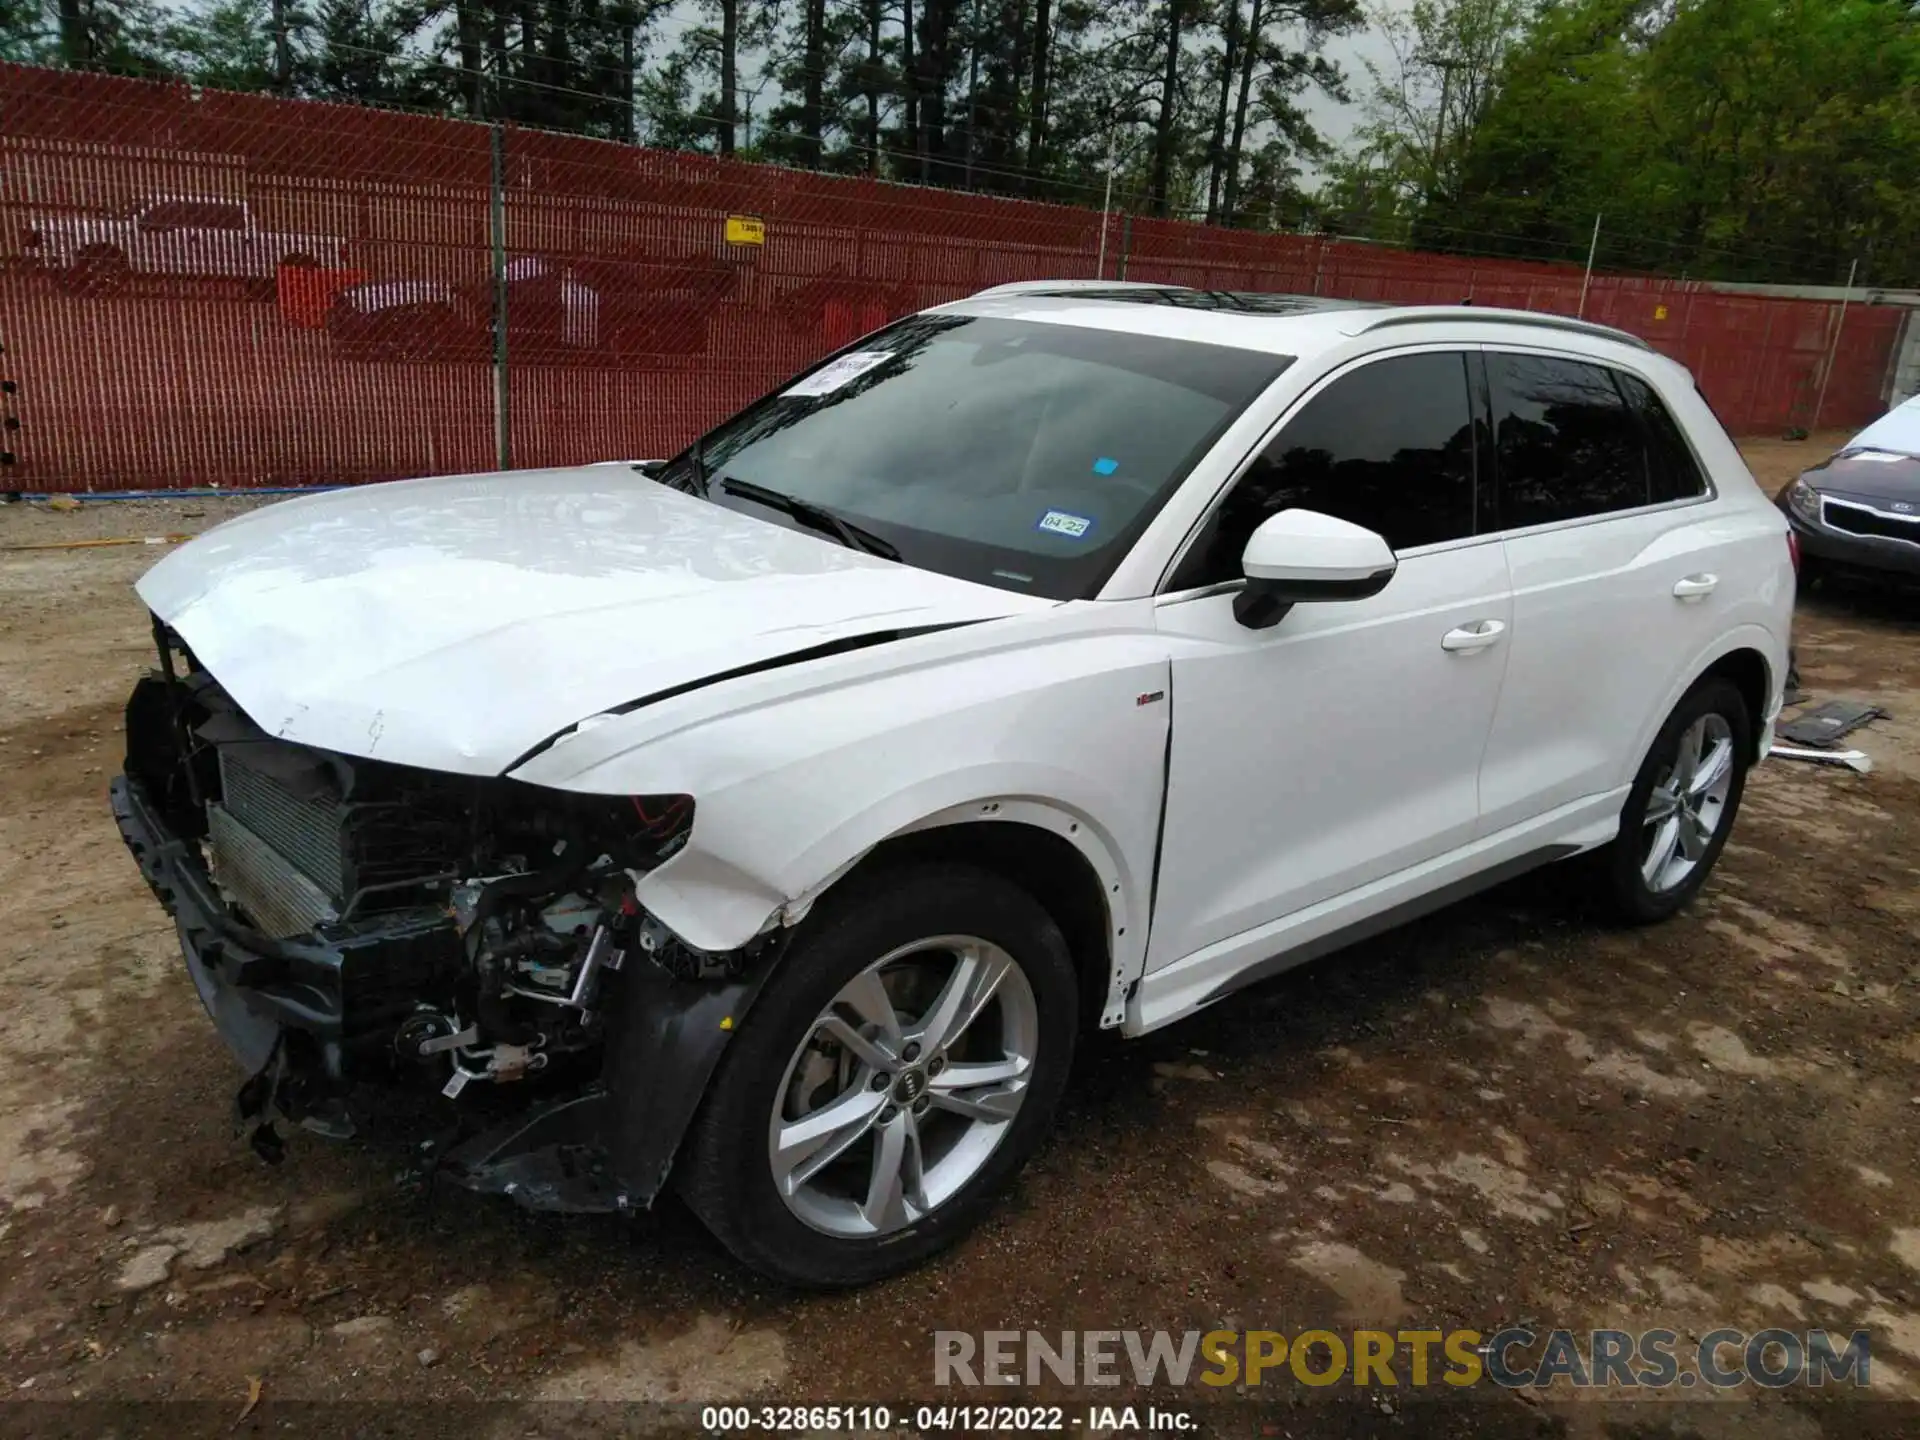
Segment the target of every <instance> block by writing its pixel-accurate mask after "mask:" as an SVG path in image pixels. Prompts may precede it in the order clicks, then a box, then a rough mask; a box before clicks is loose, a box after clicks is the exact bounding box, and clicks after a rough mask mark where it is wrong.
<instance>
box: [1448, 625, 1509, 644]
mask: <svg viewBox="0 0 1920 1440" xmlns="http://www.w3.org/2000/svg"><path fill="white" fill-rule="evenodd" d="M1506 633H1507V622H1506V621H1504V620H1475V621H1474V622H1473V623H1472V624H1471V625H1462V626H1460V627H1459V628H1458V629H1457V630H1449V631H1447V633H1446V634H1444V635H1442V636H1441V637H1440V648H1441V649H1442V650H1454V651H1460V650H1484V649H1486V648H1487V646H1489V645H1497V644H1499V643H1500V637H1501V636H1502V635H1504V634H1506Z"/></svg>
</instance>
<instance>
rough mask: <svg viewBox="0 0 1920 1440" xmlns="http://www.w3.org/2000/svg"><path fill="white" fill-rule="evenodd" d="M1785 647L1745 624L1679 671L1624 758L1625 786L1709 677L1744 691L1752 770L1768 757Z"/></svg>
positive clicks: (1767, 632) (1768, 633) (1763, 630)
mask: <svg viewBox="0 0 1920 1440" xmlns="http://www.w3.org/2000/svg"><path fill="white" fill-rule="evenodd" d="M1776 650H1777V651H1778V653H1779V656H1780V663H1779V664H1776V663H1775V661H1774V660H1772V659H1770V658H1769V655H1770V653H1772V652H1774V651H1776ZM1785 656H1786V647H1785V645H1784V643H1782V642H1778V641H1777V640H1776V638H1775V636H1774V635H1773V633H1772V632H1771V631H1770V630H1768V629H1766V628H1765V627H1763V626H1760V625H1754V624H1747V625H1740V626H1736V627H1735V628H1733V629H1731V630H1728V631H1726V632H1725V633H1723V634H1722V635H1720V636H1719V637H1717V638H1716V640H1715V641H1714V643H1713V644H1712V645H1710V646H1708V647H1707V648H1706V649H1704V650H1703V651H1701V652H1700V653H1698V654H1696V655H1694V656H1693V657H1691V658H1690V659H1689V660H1688V661H1687V663H1686V664H1684V665H1682V666H1680V667H1679V668H1678V669H1677V670H1676V672H1675V673H1674V675H1673V676H1672V678H1671V680H1670V681H1669V683H1668V686H1667V692H1666V694H1665V695H1664V696H1663V697H1662V698H1661V702H1660V704H1659V705H1658V706H1656V707H1655V708H1654V709H1653V711H1652V712H1651V713H1650V714H1649V715H1648V716H1647V718H1646V720H1645V721H1644V722H1643V723H1642V725H1641V730H1640V734H1639V735H1638V736H1637V737H1635V743H1634V746H1633V750H1632V752H1631V753H1630V754H1629V755H1627V756H1626V757H1625V760H1624V771H1623V774H1622V776H1621V778H1620V782H1619V783H1621V784H1631V783H1632V780H1633V776H1634V775H1635V774H1637V773H1638V771H1639V768H1640V763H1641V761H1643V760H1644V759H1645V758H1646V755H1647V750H1648V749H1649V747H1651V746H1652V744H1653V741H1654V737H1655V736H1656V735H1658V734H1659V733H1660V727H1661V726H1662V725H1664V724H1666V723H1667V717H1668V716H1669V715H1671V714H1672V713H1673V709H1674V706H1676V705H1678V704H1679V703H1680V701H1681V699H1682V697H1684V696H1685V695H1686V693H1687V692H1688V691H1689V690H1691V689H1693V687H1694V686H1696V685H1698V684H1699V683H1700V682H1701V681H1702V680H1705V679H1707V678H1709V677H1720V678H1725V679H1727V680H1729V681H1731V682H1732V684H1733V685H1734V686H1735V687H1736V688H1737V689H1738V690H1739V691H1740V694H1741V698H1742V699H1744V700H1746V702H1747V705H1748V709H1749V711H1750V715H1749V718H1750V719H1751V720H1752V721H1753V744H1754V751H1753V753H1752V754H1751V755H1749V756H1748V757H1747V761H1748V763H1749V764H1753V763H1755V762H1757V761H1758V760H1759V759H1760V758H1761V757H1762V756H1763V755H1764V753H1765V751H1764V748H1763V747H1764V746H1765V745H1766V744H1767V734H1768V730H1767V719H1768V716H1767V711H1768V709H1769V708H1770V707H1771V705H1772V701H1773V698H1774V697H1775V696H1776V695H1777V694H1778V693H1779V681H1778V679H1777V678H1776V677H1777V676H1780V675H1784V674H1785V673H1786V672H1785V669H1784V664H1785Z"/></svg>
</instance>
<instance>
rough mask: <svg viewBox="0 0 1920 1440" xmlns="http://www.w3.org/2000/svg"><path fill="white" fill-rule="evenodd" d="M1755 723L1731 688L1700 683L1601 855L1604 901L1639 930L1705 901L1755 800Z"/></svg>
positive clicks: (1658, 746)
mask: <svg viewBox="0 0 1920 1440" xmlns="http://www.w3.org/2000/svg"><path fill="white" fill-rule="evenodd" d="M1752 758H1753V718H1752V716H1750V715H1749V714H1748V713H1747V702H1746V701H1745V700H1744V699H1743V698H1742V697H1741V694H1740V691H1739V690H1738V688H1736V687H1735V686H1734V685H1733V683H1732V682H1731V681H1728V680H1723V679H1721V678H1719V677H1717V676H1714V677H1709V678H1707V679H1704V680H1702V681H1700V682H1699V683H1698V684H1697V685H1695V686H1694V687H1693V688H1692V689H1691V690H1689V691H1688V692H1687V693H1686V694H1685V695H1684V696H1682V697H1681V700H1680V703H1679V704H1678V705H1676V706H1675V707H1674V710H1673V713H1672V714H1671V715H1669V716H1668V717H1667V723H1666V724H1664V725H1662V726H1661V727H1660V733H1659V734H1658V735H1657V736H1655V737H1654V741H1653V746H1652V748H1651V749H1650V750H1649V751H1648V752H1647V758H1646V759H1645V761H1643V762H1642V764H1641V766H1640V773H1639V774H1638V775H1637V776H1635V777H1634V782H1633V788H1632V789H1631V790H1630V791H1628V793H1627V802H1626V804H1625V805H1624V806H1622V807H1621V811H1620V833H1619V834H1618V835H1617V836H1615V837H1614V839H1613V841H1612V843H1610V844H1609V845H1607V846H1605V847H1604V848H1603V849H1601V850H1598V851H1596V852H1595V853H1594V863H1593V870H1592V873H1593V878H1594V882H1595V890H1596V898H1597V899H1598V900H1599V901H1600V903H1601V904H1602V905H1603V906H1604V907H1605V908H1606V910H1607V911H1608V912H1609V913H1610V914H1611V915H1613V916H1614V918H1616V919H1618V920H1621V921H1624V922H1625V923H1627V924H1630V925H1647V924H1651V923H1653V922H1654V921H1656V920H1664V919H1666V918H1667V917H1668V916H1669V915H1672V914H1674V913H1675V912H1676V911H1678V910H1679V909H1681V908H1682V907H1683V906H1685V905H1686V903H1687V902H1688V901H1689V900H1691V899H1693V897H1694V896H1695V895H1696V894H1698V893H1699V890H1700V887H1701V886H1702V885H1704V884H1706V882H1707V876H1708V875H1710V874H1711V873H1712V872H1713V867H1714V863H1715V862H1716V861H1717V860H1719V858H1720V852H1721V851H1722V850H1723V849H1724V848H1725V847H1726V843H1727V836H1728V834H1729V833H1730V832H1731V831H1732V829H1733V822H1734V818H1735V817H1736V816H1737V815H1738V813H1739V810H1740V797H1741V796H1742V795H1743V794H1744V793H1745V792H1746V783H1747V769H1748V766H1749V765H1750V764H1751V762H1752Z"/></svg>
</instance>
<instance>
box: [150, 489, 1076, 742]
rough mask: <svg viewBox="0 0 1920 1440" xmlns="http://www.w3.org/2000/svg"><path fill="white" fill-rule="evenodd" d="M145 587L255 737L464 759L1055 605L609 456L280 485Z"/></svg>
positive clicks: (164, 564) (162, 568)
mask: <svg viewBox="0 0 1920 1440" xmlns="http://www.w3.org/2000/svg"><path fill="white" fill-rule="evenodd" d="M138 590H139V593H140V597H141V599H143V600H144V601H145V602H146V603H147V605H148V606H149V608H151V609H152V610H153V612H154V613H155V614H156V615H158V616H159V617H160V618H161V619H162V620H164V621H165V622H166V623H167V624H168V625H170V626H171V627H172V628H173V629H174V630H175V632H177V633H178V634H179V635H180V636H181V638H182V639H184V640H185V641H186V643H187V644H188V646H190V647H191V648H192V650H193V653H194V654H195V656H196V657H198V659H199V661H200V663H201V664H202V665H204V666H205V667H206V668H207V670H208V671H210V672H211V673H212V675H213V676H214V678H215V679H216V680H218V681H219V682H220V683H221V685H222V686H223V687H225V689H226V691H227V693H228V694H229V695H230V696H232V697H233V699H234V701H235V703H237V704H238V705H239V706H240V707H241V709H243V710H244V711H245V712H246V713H247V714H248V715H249V716H250V717H251V718H252V719H253V721H254V722H255V723H256V724H258V725H260V726H261V727H262V728H263V729H265V730H266V731H267V732H268V733H269V734H272V735H278V736H282V737H284V738H286V739H289V740H295V741H299V742H301V743H303V744H308V745H313V746H317V747H319V748H321V749H326V750H336V751H340V752H343V753H346V754H351V755H364V756H372V757H374V758H377V759H382V760H391V761H394V762H396V763H399V764H405V765H418V766H422V767H426V768H430V769H436V770H445V771H452V772H455V773H459V774H469V775H496V774H499V773H501V772H502V771H504V770H505V769H506V768H507V767H508V766H509V765H510V764H511V763H512V762H513V761H514V760H515V759H516V758H518V757H519V756H521V755H524V754H525V753H526V752H527V751H528V750H529V749H531V748H532V747H534V746H535V745H537V744H539V743H540V742H541V741H543V740H545V739H547V738H548V737H550V736H551V735H553V734H554V733H555V732H556V731H559V730H562V729H564V728H566V727H567V726H569V725H572V724H574V723H576V722H577V721H580V720H582V719H584V718H586V717H587V716H589V715H595V714H598V713H600V712H601V711H604V710H608V709H611V708H613V707H615V706H619V705H622V704H625V703H628V702H631V701H634V700H638V699H641V698H643V697H646V696H650V695H656V694H659V693H660V692H661V691H665V690H671V689H674V688H676V687H680V686H685V685H690V684H697V683H699V682H700V681H702V680H705V679H709V678H711V677H714V676H716V675H720V674H723V673H725V672H727V671H732V670H737V669H739V668H740V667H742V666H749V665H759V664H764V663H766V662H768V661H776V660H778V659H779V658H780V657H782V656H785V655H791V654H794V653H795V652H798V651H804V650H808V649H811V648H812V647H815V646H818V645H822V644H826V643H829V642H832V641H836V640H846V639H852V638H855V637H859V636H866V635H873V634H877V633H884V632H887V631H891V630H895V629H900V628H907V627H917V626H927V625H942V624H957V623H964V622H968V621H975V620H986V619H995V618H999V617H1002V616H1008V615H1014V614H1019V613H1023V612H1027V611H1032V610H1038V609H1045V608H1047V607H1048V606H1049V605H1050V604H1051V603H1052V602H1051V601H1048V600H1044V599H1039V598H1035V597H1031V596H1024V595H1019V594H1015V593H1012V592H1009V591H1002V590H996V589H993V588H991V587H989V586H984V585H975V584H972V583H970V582H968V581H964V580H956V579H952V578H950V577H948V576H944V575H938V574H935V573H933V572H931V571H926V570H916V569H914V568H912V567H911V566H907V565H899V564H895V563H893V562H891V561H887V560H883V559H881V558H879V557H878V556H873V555H867V554H864V553H862V552H859V551H853V550H848V549H845V548H842V547H841V546H839V545H837V544H835V543H834V542H833V541H831V540H827V539H824V538H815V537H814V536H812V535H810V534H805V533H802V532H799V531H795V530H790V529H787V528H786V527H784V526H781V525H777V524H773V523H771V522H768V521H764V520H760V519H757V518H755V517H753V516H750V515H745V514H740V513H737V512H735V511H731V510H727V509H724V508H722V507H721V506H719V505H715V504H712V503H710V502H708V501H705V500H701V499H698V498H696V497H694V496H691V495H686V494H683V493H681V492H679V491H675V490H670V489H668V488H666V487H665V486H662V485H657V484H655V483H653V482H652V481H650V480H646V479H643V478H642V477H640V476H639V475H636V474H633V473H632V472H630V471H626V470H623V469H621V468H620V467H617V466H588V467H581V468H578V469H569V470H539V471H512V472H507V473H503V474H493V475H467V476H454V477H449V478H444V479H433V480H409V481H400V482H396V483H392V484H385V485H369V486H362V487H359V488H356V489H352V490H338V491H333V492H331V493H328V494H324V495H316V496H310V497H305V498H302V499H298V500H290V501H286V502H283V503H281V504H278V505H271V506H268V507H266V508H264V509H261V510H257V511H254V512H252V513H250V514H247V515H243V516H240V517H239V518H237V519H234V520H231V521H228V522H227V523H226V524H224V525H221V526H219V527H217V528H216V529H213V530H210V531H208V532H207V533H206V534H205V535H202V536H201V537H200V538H199V539H197V540H194V541H193V542H191V543H190V544H188V545H185V546H183V547H181V548H180V549H179V550H177V551H175V552H174V553H172V554H171V555H169V556H167V557H166V558H165V559H164V560H162V561H161V562H160V563H159V564H158V565H155V566H154V567H153V569H151V570H149V571H148V572H147V574H146V575H145V576H144V577H143V578H142V579H141V581H140V583H139V586H138Z"/></svg>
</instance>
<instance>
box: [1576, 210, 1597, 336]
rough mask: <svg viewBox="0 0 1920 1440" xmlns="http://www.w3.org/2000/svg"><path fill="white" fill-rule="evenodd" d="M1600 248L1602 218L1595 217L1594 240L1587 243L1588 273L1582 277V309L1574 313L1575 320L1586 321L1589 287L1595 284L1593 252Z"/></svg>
mask: <svg viewBox="0 0 1920 1440" xmlns="http://www.w3.org/2000/svg"><path fill="white" fill-rule="evenodd" d="M1599 248H1600V217H1599V215H1597V214H1596V215H1595V216H1594V217H1593V239H1591V240H1589V241H1588V242H1587V273H1586V274H1584V275H1582V276H1581V277H1580V308H1579V309H1578V310H1577V311H1575V312H1574V318H1575V319H1584V318H1585V317H1586V313H1587V286H1589V285H1591V284H1592V283H1593V252H1594V251H1596V250H1598V249H1599Z"/></svg>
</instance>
